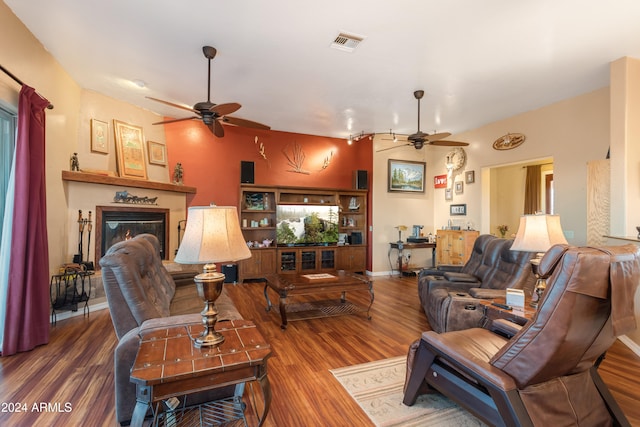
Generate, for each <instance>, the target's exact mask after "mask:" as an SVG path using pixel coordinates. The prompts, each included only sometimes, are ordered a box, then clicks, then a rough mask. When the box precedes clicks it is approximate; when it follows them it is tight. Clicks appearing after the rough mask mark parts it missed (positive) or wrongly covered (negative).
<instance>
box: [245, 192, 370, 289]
mask: <svg viewBox="0 0 640 427" xmlns="http://www.w3.org/2000/svg"><path fill="white" fill-rule="evenodd" d="M239 200H240V206H239V214H240V223H241V224H240V225H241V228H242V233H243V235H244V238H245V241H246V242H247V245H248V246H249V248H250V249H251V258H249V259H247V260H243V261H240V262H238V275H239V280H240V281H243V280H247V279H258V278H260V279H261V278H264V277H265V276H267V275H269V274H274V273H281V274H282V273H291V274H296V273H297V274H300V273H314V272H323V271H331V270H349V271H355V272H364V271H365V269H366V258H367V256H366V255H367V190H341V189H329V188H301V187H272V186H258V185H253V184H242V185H241V186H240V198H239Z"/></svg>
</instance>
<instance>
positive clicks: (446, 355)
mask: <svg viewBox="0 0 640 427" xmlns="http://www.w3.org/2000/svg"><path fill="white" fill-rule="evenodd" d="M539 271H540V273H541V274H542V275H548V274H549V272H552V273H551V275H550V276H549V279H548V280H547V290H546V292H545V294H544V296H543V299H542V301H541V303H540V305H539V307H538V311H537V312H536V314H535V316H534V318H533V319H532V320H531V321H530V322H528V323H527V324H526V325H525V326H524V327H523V328H522V329H521V330H520V331H519V332H518V333H517V334H516V335H515V336H513V337H512V338H511V339H510V340H509V339H507V338H505V337H503V336H501V335H498V334H494V333H493V332H491V331H489V330H487V329H481V328H473V329H466V330H463V331H454V332H447V333H443V334H437V333H435V332H431V331H429V332H425V333H423V334H422V337H421V339H420V341H419V344H418V345H417V346H412V349H413V351H410V355H409V358H408V370H407V382H406V384H405V395H404V403H405V404H407V405H413V404H414V403H415V400H416V398H417V396H418V394H419V392H420V391H421V390H425V389H426V391H428V392H440V393H442V394H444V395H446V396H447V397H449V398H450V399H452V400H454V401H455V402H457V403H458V404H459V405H461V406H462V407H464V408H466V409H467V410H469V411H470V412H472V413H473V414H474V415H476V416H477V417H478V418H480V419H482V420H483V421H485V422H487V423H489V424H491V425H495V426H547V425H549V426H551V425H584V426H609V425H621V426H627V425H629V423H628V421H627V420H626V417H625V416H624V414H623V413H622V410H621V409H620V407H619V406H618V405H617V403H616V402H615V400H614V398H613V396H612V395H611V393H610V392H609V390H608V389H607V387H606V385H605V384H604V382H603V381H602V379H601V378H600V376H599V375H598V372H597V365H598V364H599V362H600V360H601V358H602V356H603V355H604V353H605V352H606V351H607V350H608V349H609V347H610V346H611V345H612V344H613V343H614V341H615V339H616V337H617V336H619V335H622V334H624V333H627V332H629V331H631V330H634V329H635V328H636V322H635V317H634V302H633V301H634V298H633V296H634V294H635V291H636V288H637V286H638V282H639V280H640V249H639V248H638V247H637V246H635V245H625V246H615V247H614V246H611V247H602V248H590V247H584V248H576V247H568V246H566V245H556V246H554V247H552V248H551V249H550V250H549V251H548V252H547V253H546V254H545V256H544V257H543V259H542V261H541V263H540V270H539Z"/></svg>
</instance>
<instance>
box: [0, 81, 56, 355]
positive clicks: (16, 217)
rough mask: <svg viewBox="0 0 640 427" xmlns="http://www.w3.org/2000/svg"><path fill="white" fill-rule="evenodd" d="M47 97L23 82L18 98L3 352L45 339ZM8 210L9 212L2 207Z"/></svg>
mask: <svg viewBox="0 0 640 427" xmlns="http://www.w3.org/2000/svg"><path fill="white" fill-rule="evenodd" d="M47 105H49V101H47V100H46V99H44V98H42V97H41V96H40V95H38V94H37V93H36V91H35V90H34V89H33V88H31V87H29V86H26V85H23V87H22V90H21V91H20V99H19V101H18V127H17V139H16V149H15V184H14V192H15V195H17V196H18V197H15V198H14V206H13V226H12V228H11V234H12V237H11V255H10V256H11V260H10V263H9V278H8V279H9V280H8V287H7V295H6V312H5V318H4V336H3V341H2V355H3V356H9V355H11V354H15V353H17V352H20V351H27V350H31V349H33V348H34V347H36V346H38V345H41V344H46V343H48V342H49V303H50V302H49V250H48V240H47V209H46V186H45V178H46V177H45V114H44V109H45V107H47ZM6 214H7V215H9V212H7V213H6Z"/></svg>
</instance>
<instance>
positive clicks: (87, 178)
mask: <svg viewBox="0 0 640 427" xmlns="http://www.w3.org/2000/svg"><path fill="white" fill-rule="evenodd" d="M62 179H63V180H64V181H77V182H88V183H92V184H103V185H119V186H125V187H133V188H148V189H151V190H164V191H173V192H176V193H191V194H195V193H196V187H188V186H185V185H176V184H169V183H166V182H157V181H145V180H141V179H131V178H121V177H117V176H106V175H98V174H95V173H85V172H75V171H73V172H72V171H62Z"/></svg>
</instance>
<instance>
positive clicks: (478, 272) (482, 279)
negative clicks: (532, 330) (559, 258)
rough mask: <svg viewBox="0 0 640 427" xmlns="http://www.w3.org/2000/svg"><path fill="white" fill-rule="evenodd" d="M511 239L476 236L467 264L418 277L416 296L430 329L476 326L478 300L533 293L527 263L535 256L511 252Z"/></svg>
mask: <svg viewBox="0 0 640 427" xmlns="http://www.w3.org/2000/svg"><path fill="white" fill-rule="evenodd" d="M512 244H513V239H501V238H497V237H495V236H492V235H488V234H483V235H481V236H479V237H478V238H477V239H476V241H475V243H474V245H473V249H472V252H471V256H470V257H469V260H468V261H467V263H466V264H465V265H464V266H463V267H462V268H459V269H458V271H452V268H451V266H446V267H443V268H441V266H440V267H438V270H432V269H429V270H425V271H423V272H421V273H420V275H419V277H418V295H419V297H420V302H421V304H422V308H423V310H424V312H425V314H426V315H427V319H428V320H429V325H430V326H431V329H432V330H434V331H436V332H447V331H454V330H461V329H467V328H470V327H475V326H478V325H479V322H480V320H481V319H482V315H483V310H482V305H481V304H480V302H479V301H478V299H492V298H497V297H504V296H505V294H506V289H507V288H515V289H524V290H525V292H528V293H530V292H532V290H533V287H534V284H535V276H534V275H533V272H532V270H531V263H530V260H531V259H532V258H533V257H534V256H535V254H533V253H530V252H521V251H512V250H511V245H512Z"/></svg>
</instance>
